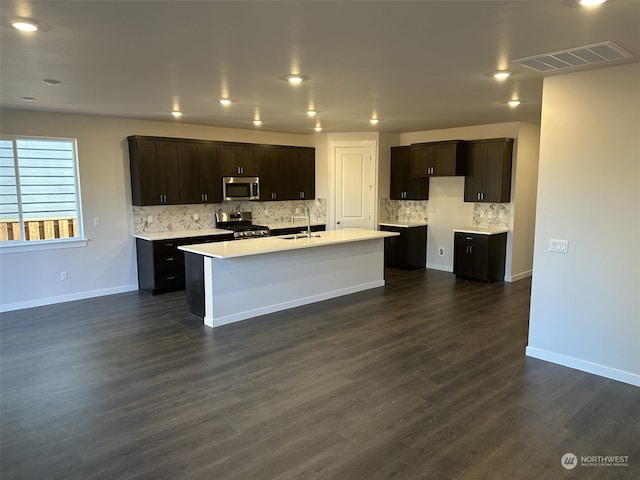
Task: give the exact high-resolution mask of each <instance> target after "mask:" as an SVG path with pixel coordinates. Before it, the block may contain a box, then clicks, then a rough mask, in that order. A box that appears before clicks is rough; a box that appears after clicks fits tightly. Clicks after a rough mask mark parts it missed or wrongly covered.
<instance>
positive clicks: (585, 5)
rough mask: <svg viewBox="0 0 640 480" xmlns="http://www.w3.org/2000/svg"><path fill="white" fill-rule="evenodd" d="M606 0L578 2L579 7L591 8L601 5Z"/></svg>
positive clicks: (582, 0)
mask: <svg viewBox="0 0 640 480" xmlns="http://www.w3.org/2000/svg"><path fill="white" fill-rule="evenodd" d="M606 1H607V0H580V5H582V6H583V7H593V6H595V5H602V4H603V3H604V2H606Z"/></svg>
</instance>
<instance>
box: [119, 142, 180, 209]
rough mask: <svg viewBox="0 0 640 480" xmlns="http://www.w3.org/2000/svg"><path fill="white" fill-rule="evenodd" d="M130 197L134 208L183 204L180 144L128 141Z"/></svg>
mask: <svg viewBox="0 0 640 480" xmlns="http://www.w3.org/2000/svg"><path fill="white" fill-rule="evenodd" d="M128 140H129V155H130V167H131V194H132V200H133V204H134V205H163V204H168V205H175V204H179V203H181V201H182V199H181V197H180V183H179V181H176V179H179V175H180V148H179V145H178V144H177V143H173V142H164V141H160V140H156V139H149V138H140V137H129V139H128Z"/></svg>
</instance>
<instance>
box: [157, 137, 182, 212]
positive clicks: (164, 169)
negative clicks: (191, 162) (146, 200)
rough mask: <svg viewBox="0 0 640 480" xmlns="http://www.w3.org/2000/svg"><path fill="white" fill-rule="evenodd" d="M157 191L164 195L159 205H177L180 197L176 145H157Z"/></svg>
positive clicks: (178, 154)
mask: <svg viewBox="0 0 640 480" xmlns="http://www.w3.org/2000/svg"><path fill="white" fill-rule="evenodd" d="M158 190H159V191H160V194H162V195H164V199H163V201H162V202H161V203H166V204H169V205H178V204H180V203H181V202H182V198H181V195H180V151H179V148H178V144H177V143H172V142H160V143H159V145H158Z"/></svg>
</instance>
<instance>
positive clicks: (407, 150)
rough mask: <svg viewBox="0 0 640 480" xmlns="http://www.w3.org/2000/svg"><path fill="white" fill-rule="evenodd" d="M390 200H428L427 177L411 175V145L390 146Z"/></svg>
mask: <svg viewBox="0 0 640 480" xmlns="http://www.w3.org/2000/svg"><path fill="white" fill-rule="evenodd" d="M389 198H391V199H392V200H428V199H429V179H428V178H427V177H412V176H411V147H410V146H404V147H391V185H390V192H389Z"/></svg>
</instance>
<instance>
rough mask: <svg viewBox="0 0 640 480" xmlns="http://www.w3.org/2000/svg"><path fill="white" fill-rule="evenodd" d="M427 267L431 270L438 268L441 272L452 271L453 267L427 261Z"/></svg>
mask: <svg viewBox="0 0 640 480" xmlns="http://www.w3.org/2000/svg"><path fill="white" fill-rule="evenodd" d="M427 268H430V269H432V270H440V271H441V272H449V273H453V267H448V266H446V265H438V264H437V263H427Z"/></svg>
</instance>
